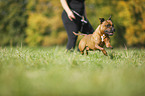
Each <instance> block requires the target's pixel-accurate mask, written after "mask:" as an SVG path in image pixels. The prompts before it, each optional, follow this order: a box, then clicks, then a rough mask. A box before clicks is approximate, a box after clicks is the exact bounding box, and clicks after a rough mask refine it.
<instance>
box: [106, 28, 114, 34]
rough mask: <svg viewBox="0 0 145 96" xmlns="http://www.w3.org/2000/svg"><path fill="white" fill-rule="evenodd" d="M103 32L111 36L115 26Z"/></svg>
mask: <svg viewBox="0 0 145 96" xmlns="http://www.w3.org/2000/svg"><path fill="white" fill-rule="evenodd" d="M104 32H105V34H108V35H109V36H112V35H113V34H114V32H115V28H112V29H111V30H105V31H104Z"/></svg>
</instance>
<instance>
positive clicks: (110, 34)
mask: <svg viewBox="0 0 145 96" xmlns="http://www.w3.org/2000/svg"><path fill="white" fill-rule="evenodd" d="M106 34H108V35H109V36H112V35H113V34H114V33H113V32H111V33H108V32H107V33H106Z"/></svg>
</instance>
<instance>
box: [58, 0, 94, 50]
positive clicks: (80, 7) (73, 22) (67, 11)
mask: <svg viewBox="0 0 145 96" xmlns="http://www.w3.org/2000/svg"><path fill="white" fill-rule="evenodd" d="M60 2H61V4H62V7H63V9H64V11H63V12H62V21H63V24H64V27H65V29H66V32H67V35H68V42H67V46H66V51H68V50H70V49H74V48H75V45H76V40H77V36H75V35H74V34H73V32H76V33H78V32H79V31H80V32H82V33H85V34H92V33H93V32H94V29H93V27H92V26H91V24H90V23H89V21H88V20H87V19H86V11H85V3H84V2H85V0H60Z"/></svg>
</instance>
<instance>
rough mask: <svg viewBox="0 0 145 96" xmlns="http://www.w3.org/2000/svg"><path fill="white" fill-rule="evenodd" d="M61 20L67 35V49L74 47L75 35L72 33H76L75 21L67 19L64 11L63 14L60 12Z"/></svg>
mask: <svg viewBox="0 0 145 96" xmlns="http://www.w3.org/2000/svg"><path fill="white" fill-rule="evenodd" d="M62 20H63V24H64V27H65V29H66V32H67V35H68V42H67V50H70V49H72V48H73V49H74V48H75V44H76V40H77V36H75V35H74V34H73V32H76V33H78V26H77V24H76V22H74V21H70V20H69V18H68V17H67V14H66V13H65V12H63V14H62Z"/></svg>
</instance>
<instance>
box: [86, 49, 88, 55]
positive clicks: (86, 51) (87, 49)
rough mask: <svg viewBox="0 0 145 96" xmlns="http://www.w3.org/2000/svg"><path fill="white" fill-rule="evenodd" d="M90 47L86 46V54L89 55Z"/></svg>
mask: <svg viewBox="0 0 145 96" xmlns="http://www.w3.org/2000/svg"><path fill="white" fill-rule="evenodd" d="M88 51H89V47H86V55H88Z"/></svg>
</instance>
